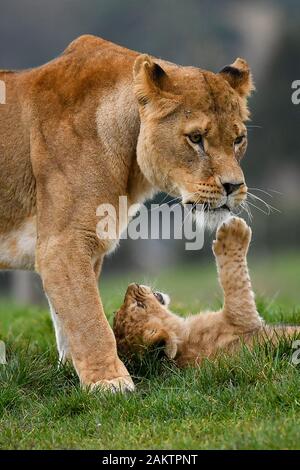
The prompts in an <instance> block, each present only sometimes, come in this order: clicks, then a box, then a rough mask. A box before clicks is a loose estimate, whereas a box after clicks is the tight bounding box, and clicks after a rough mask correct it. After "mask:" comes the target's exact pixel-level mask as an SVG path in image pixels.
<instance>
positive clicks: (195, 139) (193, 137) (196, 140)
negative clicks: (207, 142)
mask: <svg viewBox="0 0 300 470" xmlns="http://www.w3.org/2000/svg"><path fill="white" fill-rule="evenodd" d="M188 138H189V139H190V141H191V142H192V143H193V144H198V145H203V140H202V135H201V134H200V132H193V133H192V134H189V135H188Z"/></svg>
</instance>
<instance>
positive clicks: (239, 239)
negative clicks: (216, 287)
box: [213, 217, 262, 333]
mask: <svg viewBox="0 0 300 470" xmlns="http://www.w3.org/2000/svg"><path fill="white" fill-rule="evenodd" d="M250 240H251V229H250V227H248V225H247V224H246V222H245V221H244V220H243V219H241V218H239V217H231V218H230V219H228V221H226V222H224V223H223V224H222V225H221V226H220V227H219V229H218V230H217V235H216V240H215V241H214V243H213V251H214V254H215V257H216V261H217V267H218V272H219V280H220V284H221V286H222V288H223V292H224V307H223V312H224V315H225V317H226V319H227V320H228V321H229V322H230V323H231V324H232V325H234V326H236V327H237V328H238V329H239V331H240V332H241V333H243V332H247V331H250V330H253V329H256V328H258V327H260V326H261V325H262V320H261V318H260V316H259V315H258V313H257V310H256V305H255V300H254V293H253V290H252V285H251V280H250V276H249V272H248V266H247V252H248V248H249V244H250Z"/></svg>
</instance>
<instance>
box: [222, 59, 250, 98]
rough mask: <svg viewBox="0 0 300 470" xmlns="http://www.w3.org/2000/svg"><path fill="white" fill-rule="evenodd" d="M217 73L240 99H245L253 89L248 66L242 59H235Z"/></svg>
mask: <svg viewBox="0 0 300 470" xmlns="http://www.w3.org/2000/svg"><path fill="white" fill-rule="evenodd" d="M219 73H220V75H222V77H223V78H224V79H225V80H226V81H227V82H228V83H229V84H230V85H231V87H232V88H233V89H234V90H236V92H237V93H238V94H239V95H240V96H241V97H242V98H247V97H248V96H249V95H250V93H251V91H252V90H254V88H255V87H254V83H253V79H252V75H251V71H250V68H249V65H248V64H247V62H246V61H245V60H244V59H240V58H237V59H236V60H235V61H234V62H233V64H231V65H226V67H224V68H223V69H222V70H221V71H220V72H219Z"/></svg>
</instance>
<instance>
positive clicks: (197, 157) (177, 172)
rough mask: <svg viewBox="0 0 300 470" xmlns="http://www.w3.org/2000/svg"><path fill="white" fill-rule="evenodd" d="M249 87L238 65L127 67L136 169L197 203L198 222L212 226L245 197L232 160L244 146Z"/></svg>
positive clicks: (146, 62)
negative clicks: (135, 120) (137, 123)
mask: <svg viewBox="0 0 300 470" xmlns="http://www.w3.org/2000/svg"><path fill="white" fill-rule="evenodd" d="M158 62H160V61H158ZM252 89H253V82H252V79H251V73H250V70H249V67H248V65H247V63H246V61H244V60H243V59H237V60H236V61H235V62H234V63H233V64H232V65H229V66H226V67H225V68H224V69H223V70H221V72H220V73H217V74H215V73H212V72H208V71H205V70H201V69H198V68H194V67H179V66H175V65H173V64H169V63H167V62H160V63H157V62H154V61H153V60H152V59H151V58H150V57H149V56H147V55H141V56H139V57H138V58H137V59H136V62H135V66H134V90H135V94H136V97H137V100H138V102H139V112H140V118H141V129H140V135H139V139H138V146H137V158H138V164H139V166H140V168H141V171H142V172H143V174H144V175H145V177H146V178H147V179H148V180H149V181H150V182H151V183H152V184H153V185H154V186H155V187H157V188H159V189H161V190H162V191H165V192H167V193H170V194H172V195H175V196H179V197H181V198H182V201H183V203H192V204H194V205H195V204H199V205H200V208H201V210H203V212H204V219H205V220H206V221H207V222H209V223H211V222H212V220H214V221H215V225H216V224H218V223H220V221H221V220H222V219H223V218H224V217H225V216H228V212H230V211H231V210H232V209H234V208H236V207H238V206H239V205H240V204H241V202H242V201H243V200H244V199H245V198H246V194H247V187H246V184H245V179H244V175H243V172H242V169H241V167H240V162H241V159H242V157H243V155H244V153H245V151H246V147H247V129H246V126H245V124H244V122H245V121H246V120H247V118H248V115H249V113H248V109H247V97H248V96H249V94H250V92H251V90H252Z"/></svg>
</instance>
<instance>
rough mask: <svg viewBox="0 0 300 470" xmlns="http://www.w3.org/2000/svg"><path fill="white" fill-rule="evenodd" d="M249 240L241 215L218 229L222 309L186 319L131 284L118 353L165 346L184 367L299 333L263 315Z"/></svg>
mask: <svg viewBox="0 0 300 470" xmlns="http://www.w3.org/2000/svg"><path fill="white" fill-rule="evenodd" d="M250 239H251V229H250V227H248V225H247V224H246V222H245V221H244V220H243V219H240V218H238V217H231V218H230V219H228V221H226V222H225V223H223V224H222V225H221V226H220V227H219V229H218V231H217V235H216V240H215V241H214V242H213V252H214V255H215V258H216V262H217V267H218V273H219V281H220V284H221V286H222V289H223V292H224V304H223V308H222V309H221V310H220V311H217V312H205V313H200V314H198V315H194V316H190V317H187V318H182V317H179V316H178V315H175V314H174V313H172V312H171V311H170V310H169V309H168V305H169V301H170V299H169V297H168V296H167V295H166V294H162V293H160V292H153V291H152V289H151V288H150V287H147V286H143V285H138V284H130V285H129V287H128V289H127V292H126V295H125V299H124V303H123V305H122V306H121V308H120V309H119V310H118V312H117V313H116V315H115V319H114V332H115V336H116V340H117V345H118V350H119V352H120V353H121V354H123V355H126V354H128V353H130V352H137V351H140V352H142V351H143V350H145V349H146V348H147V347H149V346H151V345H155V344H159V345H164V347H165V353H166V355H167V356H168V357H169V358H170V359H173V360H174V361H175V362H176V364H177V365H178V366H179V367H184V366H187V365H191V364H199V363H200V362H201V360H202V359H203V358H204V357H214V356H215V355H216V354H217V353H218V352H219V351H221V350H226V351H227V352H230V353H233V352H235V351H237V350H238V348H239V347H240V346H241V345H242V344H243V343H244V344H247V345H249V346H250V347H251V345H253V344H254V343H255V341H257V340H260V341H263V340H266V339H268V340H270V341H271V342H272V343H273V344H274V345H275V344H276V343H278V341H279V338H280V337H281V336H284V335H285V336H286V335H290V336H291V335H293V334H296V333H300V326H299V327H296V326H295V327H293V326H268V325H266V324H265V323H264V321H263V320H262V318H261V317H260V316H259V314H258V312H257V310H256V305H255V301H254V294H253V291H252V287H251V281H250V277H249V273H248V267H247V259H246V255H247V252H248V247H249V243H250Z"/></svg>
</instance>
